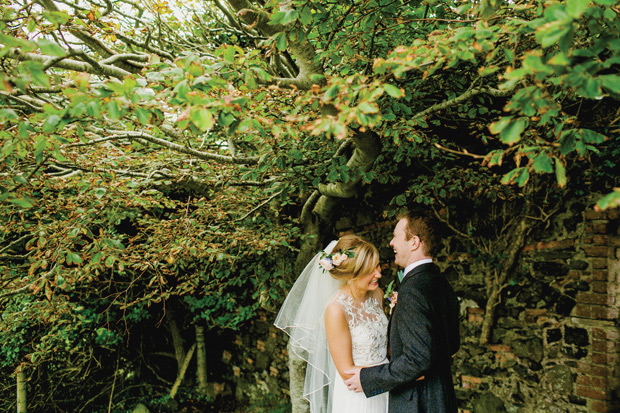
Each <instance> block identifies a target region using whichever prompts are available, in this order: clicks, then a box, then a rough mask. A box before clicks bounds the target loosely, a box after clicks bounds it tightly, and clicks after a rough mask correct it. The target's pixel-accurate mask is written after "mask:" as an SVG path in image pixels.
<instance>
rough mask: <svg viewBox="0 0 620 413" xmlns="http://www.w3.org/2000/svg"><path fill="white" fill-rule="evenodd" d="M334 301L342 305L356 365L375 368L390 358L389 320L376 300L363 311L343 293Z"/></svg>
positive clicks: (367, 301)
mask: <svg viewBox="0 0 620 413" xmlns="http://www.w3.org/2000/svg"><path fill="white" fill-rule="evenodd" d="M334 301H335V302H336V303H338V305H340V307H341V308H342V310H343V311H344V314H345V316H346V320H347V323H348V324H349V331H350V332H351V342H352V351H353V363H354V364H355V365H356V366H374V365H376V364H379V363H383V362H384V361H385V358H386V356H387V327H388V319H387V317H386V316H385V313H384V312H383V309H382V308H381V305H380V303H379V302H378V301H377V299H376V298H373V297H369V298H367V299H366V301H364V302H363V303H362V305H361V307H359V306H356V305H355V304H354V302H353V297H351V296H350V295H348V294H346V293H344V292H342V291H339V292H338V293H337V294H336V297H335V298H334Z"/></svg>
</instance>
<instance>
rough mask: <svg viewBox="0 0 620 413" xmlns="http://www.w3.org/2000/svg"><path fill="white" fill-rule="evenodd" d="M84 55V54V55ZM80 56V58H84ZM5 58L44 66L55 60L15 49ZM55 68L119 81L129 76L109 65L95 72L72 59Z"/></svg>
mask: <svg viewBox="0 0 620 413" xmlns="http://www.w3.org/2000/svg"><path fill="white" fill-rule="evenodd" d="M84 55H85V54H84ZM84 55H82V56H84ZM7 57H10V58H13V59H17V60H20V61H33V62H41V63H43V64H44V65H45V64H46V63H47V62H48V61H49V60H53V59H55V58H54V57H52V56H47V55H42V54H35V53H26V52H21V51H19V50H17V49H11V50H9V52H8V53H7ZM55 67H58V68H60V69H65V70H72V71H76V72H87V73H92V74H95V75H106V76H111V77H115V78H117V79H119V80H123V79H124V78H125V77H126V76H129V75H131V72H128V71H126V70H123V69H121V68H119V67H116V66H110V65H105V64H103V65H101V64H100V65H99V70H97V69H96V68H95V67H93V65H91V64H89V63H85V62H80V61H78V60H72V59H64V60H62V61H59V62H58V63H56V64H55Z"/></svg>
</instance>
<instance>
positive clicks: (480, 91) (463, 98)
mask: <svg viewBox="0 0 620 413" xmlns="http://www.w3.org/2000/svg"><path fill="white" fill-rule="evenodd" d="M512 90H513V89H507V90H499V89H494V88H491V87H480V88H476V89H471V90H469V91H467V92H465V93H463V94H462V95H460V96H457V97H455V98H453V99H449V100H445V101H443V102H441V103H437V104H435V105H433V106H431V107H430V108H427V109H424V110H423V111H421V112H418V113H416V114H415V115H413V116H412V117H411V118H410V119H417V118H421V117H424V116H426V115H428V114H431V113H433V112H438V111H440V110H443V109H447V108H449V107H451V106H455V105H458V104H459V103H461V102H464V101H466V100H469V99H471V98H472V97H474V96H476V95H481V94H483V93H485V94H487V95H491V96H496V97H501V96H508V95H510V94H511V93H512Z"/></svg>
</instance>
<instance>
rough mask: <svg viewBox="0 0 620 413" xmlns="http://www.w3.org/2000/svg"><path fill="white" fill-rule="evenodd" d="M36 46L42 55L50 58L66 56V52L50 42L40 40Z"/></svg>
mask: <svg viewBox="0 0 620 413" xmlns="http://www.w3.org/2000/svg"><path fill="white" fill-rule="evenodd" d="M37 44H38V45H39V48H40V49H41V53H43V54H47V55H52V56H64V55H65V54H66V50H65V49H64V48H63V47H62V46H60V45H59V44H58V43H56V42H53V41H51V40H48V39H41V40H39V41H38V42H37Z"/></svg>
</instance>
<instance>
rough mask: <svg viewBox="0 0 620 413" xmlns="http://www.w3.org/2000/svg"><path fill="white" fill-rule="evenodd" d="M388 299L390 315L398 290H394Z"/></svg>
mask: <svg viewBox="0 0 620 413" xmlns="http://www.w3.org/2000/svg"><path fill="white" fill-rule="evenodd" d="M388 300H389V301H390V315H392V310H393V309H394V306H395V305H396V301H398V291H394V292H393V293H392V295H391V296H390V298H388Z"/></svg>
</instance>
